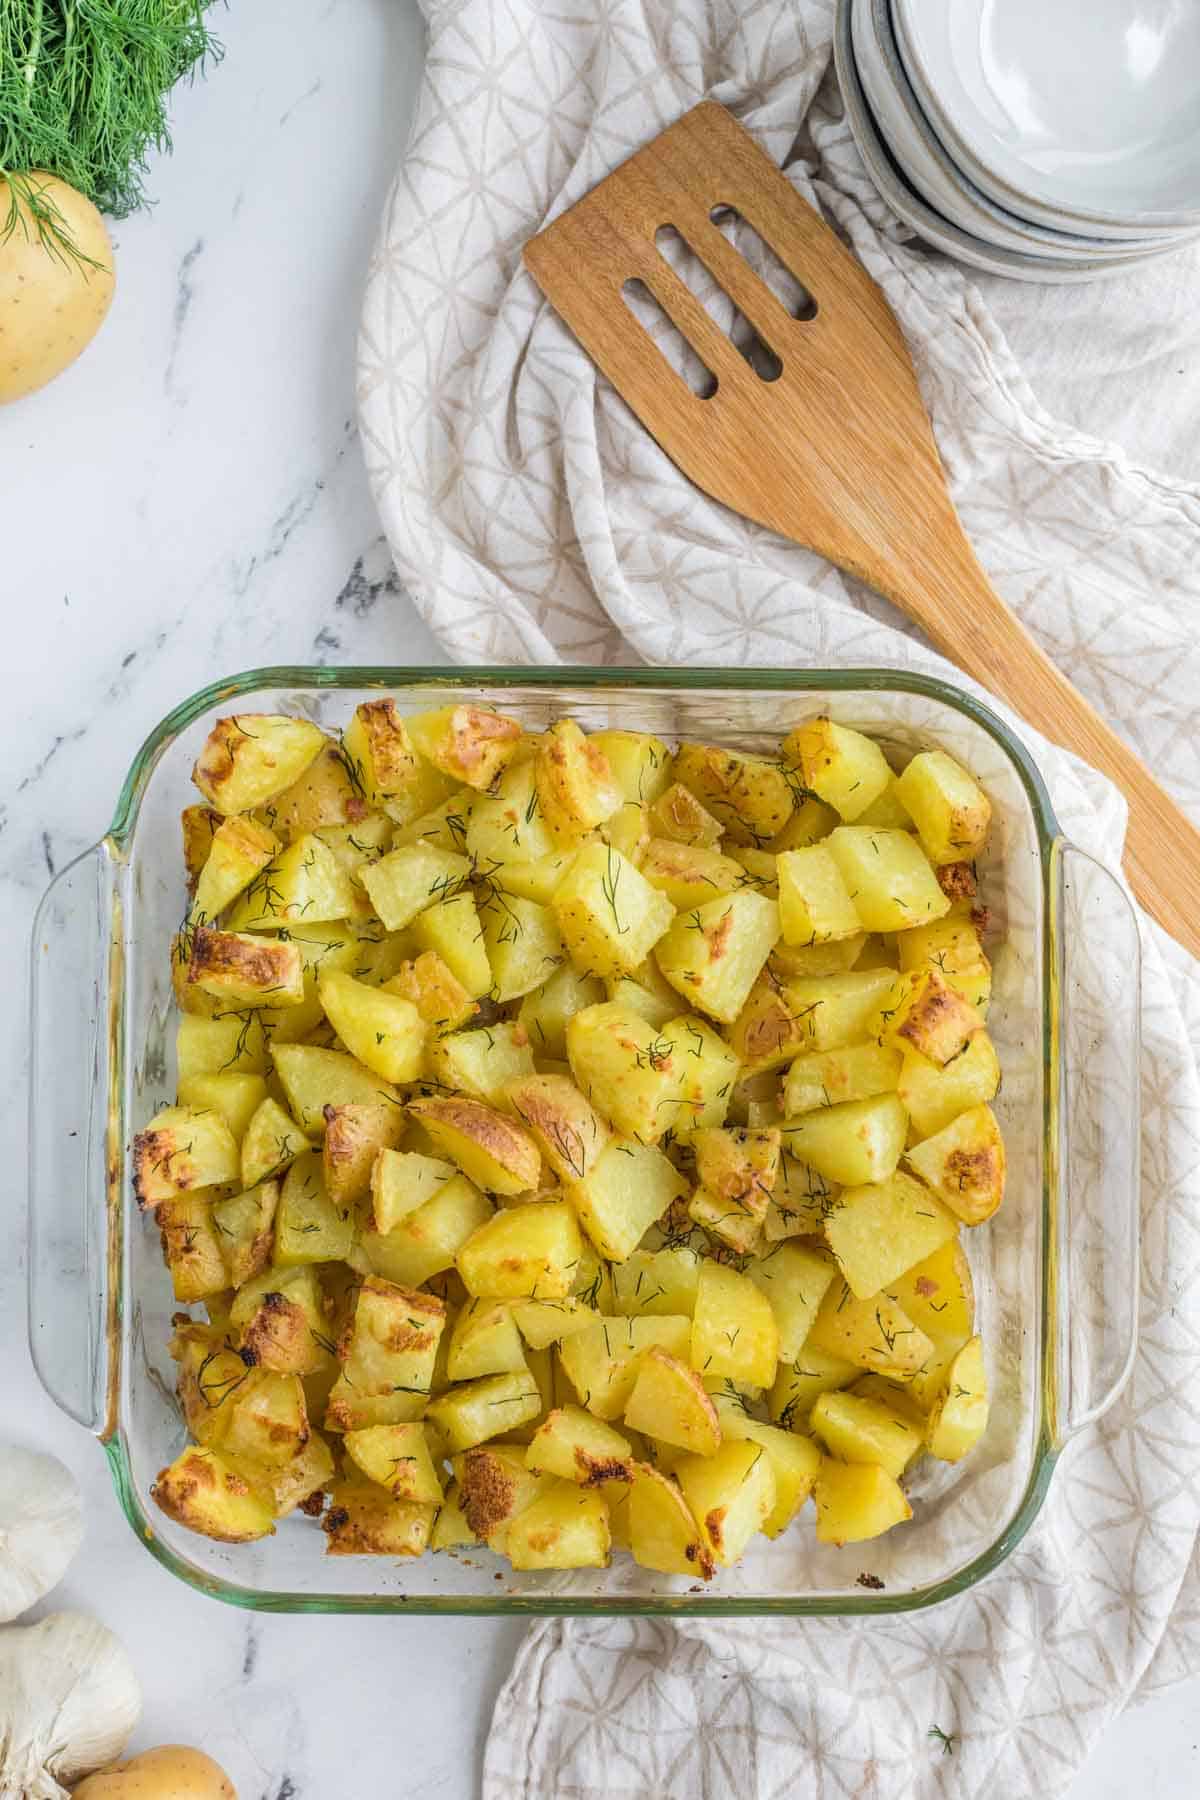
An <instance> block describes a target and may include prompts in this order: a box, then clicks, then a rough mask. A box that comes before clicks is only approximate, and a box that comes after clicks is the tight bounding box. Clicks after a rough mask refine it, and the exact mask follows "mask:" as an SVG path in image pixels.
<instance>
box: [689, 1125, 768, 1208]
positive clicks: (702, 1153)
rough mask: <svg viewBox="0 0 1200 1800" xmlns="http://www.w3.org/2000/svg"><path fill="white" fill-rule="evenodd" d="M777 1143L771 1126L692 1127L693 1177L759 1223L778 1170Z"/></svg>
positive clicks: (717, 1196)
mask: <svg viewBox="0 0 1200 1800" xmlns="http://www.w3.org/2000/svg"><path fill="white" fill-rule="evenodd" d="M779 1145H780V1137H779V1133H778V1131H777V1130H775V1129H774V1128H773V1127H767V1128H766V1129H762V1130H748V1129H746V1128H745V1127H742V1126H739V1127H735V1128H732V1129H729V1128H720V1129H716V1130H714V1129H712V1128H710V1127H705V1128H703V1129H702V1130H699V1131H694V1132H693V1133H692V1149H693V1151H694V1152H695V1156H696V1179H697V1181H698V1182H699V1184H700V1186H701V1187H702V1188H704V1189H705V1191H706V1192H708V1193H709V1194H711V1195H713V1197H714V1198H715V1199H717V1200H720V1201H724V1202H725V1203H726V1204H728V1205H732V1206H738V1207H741V1208H742V1209H743V1211H745V1212H748V1213H750V1214H751V1215H752V1217H753V1218H755V1219H757V1220H758V1221H759V1222H760V1223H761V1221H762V1219H763V1217H764V1215H765V1213H766V1210H767V1201H768V1200H769V1199H770V1196H771V1190H772V1189H773V1188H774V1186H775V1178H776V1176H777V1175H778V1173H779Z"/></svg>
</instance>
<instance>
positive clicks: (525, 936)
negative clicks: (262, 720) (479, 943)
mask: <svg viewBox="0 0 1200 1800" xmlns="http://www.w3.org/2000/svg"><path fill="white" fill-rule="evenodd" d="M479 919H480V924H481V926H482V929H483V943H484V948H485V950H486V953H487V959H488V965H489V967H490V969H491V971H492V990H491V991H492V998H493V999H494V1000H495V1001H497V1002H498V1003H499V1004H500V1005H504V1004H506V1003H507V1002H508V1001H509V1000H520V999H521V998H522V997H523V996H524V995H525V994H529V993H532V992H533V990H534V989H535V988H536V987H539V986H540V985H541V983H542V982H543V981H545V979H546V977H547V975H549V974H550V973H551V972H552V971H553V970H554V969H556V968H558V967H559V965H560V964H561V963H563V962H564V961H565V959H566V952H565V950H564V949H563V941H562V938H561V936H560V935H559V929H558V925H557V922H556V920H555V917H554V914H553V912H552V911H551V909H550V908H549V907H548V906H539V905H538V903H537V902H536V901H535V900H523V899H521V898H520V896H519V895H516V894H506V893H505V892H504V890H503V888H501V887H499V886H497V885H496V883H495V882H488V883H487V884H486V886H485V887H484V889H483V895H482V898H481V900H480V903H479Z"/></svg>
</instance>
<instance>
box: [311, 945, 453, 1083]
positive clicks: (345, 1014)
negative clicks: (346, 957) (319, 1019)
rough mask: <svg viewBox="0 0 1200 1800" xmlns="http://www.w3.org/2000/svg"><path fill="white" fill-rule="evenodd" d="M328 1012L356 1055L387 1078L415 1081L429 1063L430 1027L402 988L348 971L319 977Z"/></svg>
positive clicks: (338, 1032) (327, 1016)
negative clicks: (400, 991) (375, 983)
mask: <svg viewBox="0 0 1200 1800" xmlns="http://www.w3.org/2000/svg"><path fill="white" fill-rule="evenodd" d="M317 995H318V997H319V999H320V1002H321V1005H322V1007H323V1008H324V1010H325V1016H326V1018H327V1019H328V1020H329V1022H330V1024H331V1025H332V1026H333V1028H334V1030H335V1031H336V1032H337V1034H338V1037H339V1038H340V1039H341V1041H342V1043H343V1044H344V1045H345V1046H346V1049H347V1050H348V1051H349V1052H350V1054H351V1056H354V1057H357V1059H358V1061H359V1062H360V1063H362V1065H363V1066H364V1068H367V1069H370V1070H372V1071H373V1072H374V1073H375V1074H376V1075H382V1076H383V1078H384V1080H385V1081H390V1082H406V1081H415V1080H416V1079H417V1077H418V1076H419V1075H420V1073H421V1069H422V1065H423V1063H424V1055H425V1042H426V1028H425V1021H424V1020H423V1019H422V1017H421V1015H420V1013H419V1012H418V1011H417V1009H416V1007H415V1006H414V1005H413V1004H412V1002H411V1001H409V1000H402V999H401V998H400V996H399V994H391V993H388V992H387V991H386V989H384V988H376V987H369V986H368V985H367V983H366V982H365V981H356V980H355V979H354V977H353V976H352V975H347V974H345V973H344V971H342V970H340V969H338V970H331V971H330V973H328V974H325V975H322V976H321V977H320V978H319V980H318V982H317Z"/></svg>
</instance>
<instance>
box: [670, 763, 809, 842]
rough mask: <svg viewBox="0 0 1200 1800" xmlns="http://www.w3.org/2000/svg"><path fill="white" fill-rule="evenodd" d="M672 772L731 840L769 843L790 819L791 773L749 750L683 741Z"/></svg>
mask: <svg viewBox="0 0 1200 1800" xmlns="http://www.w3.org/2000/svg"><path fill="white" fill-rule="evenodd" d="M672 773H673V775H674V777H675V780H676V781H678V782H682V784H683V786H684V787H686V788H690V790H691V791H692V793H693V794H695V796H696V798H697V799H698V800H699V801H701V802H702V804H703V805H704V806H705V807H706V808H707V809H708V811H709V812H710V813H712V814H713V815H714V817H715V818H717V819H718V820H719V821H720V823H721V827H722V830H723V831H724V832H725V833H726V834H727V836H728V838H729V841H730V842H731V843H733V844H759V845H762V844H766V843H768V842H769V841H770V839H772V838H774V837H776V836H777V835H778V834H779V832H781V831H782V830H783V828H784V826H785V825H786V824H787V822H788V820H789V819H790V818H791V816H792V811H793V808H794V806H795V802H796V798H797V796H796V793H795V779H794V777H792V776H791V775H790V773H789V772H788V771H786V770H785V769H784V768H783V767H781V765H780V764H779V763H778V762H772V761H771V759H770V758H769V757H766V756H755V755H752V754H751V753H750V752H749V751H741V750H729V749H726V748H725V747H724V746H717V745H714V744H681V745H680V747H679V750H678V751H677V752H676V755H675V762H674V764H673V767H672Z"/></svg>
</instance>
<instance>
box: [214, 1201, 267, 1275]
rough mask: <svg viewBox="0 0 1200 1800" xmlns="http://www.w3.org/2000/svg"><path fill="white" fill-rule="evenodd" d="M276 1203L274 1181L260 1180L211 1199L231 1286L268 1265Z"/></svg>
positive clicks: (258, 1272)
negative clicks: (238, 1191) (227, 1196)
mask: <svg viewBox="0 0 1200 1800" xmlns="http://www.w3.org/2000/svg"><path fill="white" fill-rule="evenodd" d="M278 1205H279V1183H278V1182H277V1181H264V1182H261V1183H260V1184H259V1185H257V1186H255V1187H251V1188H248V1189H247V1191H246V1192H245V1193H244V1194H237V1195H235V1196H234V1198H233V1199H231V1200H218V1201H216V1202H215V1203H214V1205H213V1209H212V1223H213V1227H214V1229H215V1231H216V1233H217V1237H218V1239H219V1240H220V1245H221V1250H222V1253H223V1255H224V1257H225V1263H226V1266H227V1268H228V1270H229V1280H230V1283H231V1285H232V1286H233V1287H235V1288H236V1287H242V1286H243V1285H244V1283H245V1282H247V1281H252V1280H253V1279H254V1277H255V1276H256V1275H261V1274H262V1272H263V1270H264V1269H267V1268H269V1267H270V1266H271V1257H272V1252H273V1249H274V1244H275V1213H276V1209H277V1207H278Z"/></svg>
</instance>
